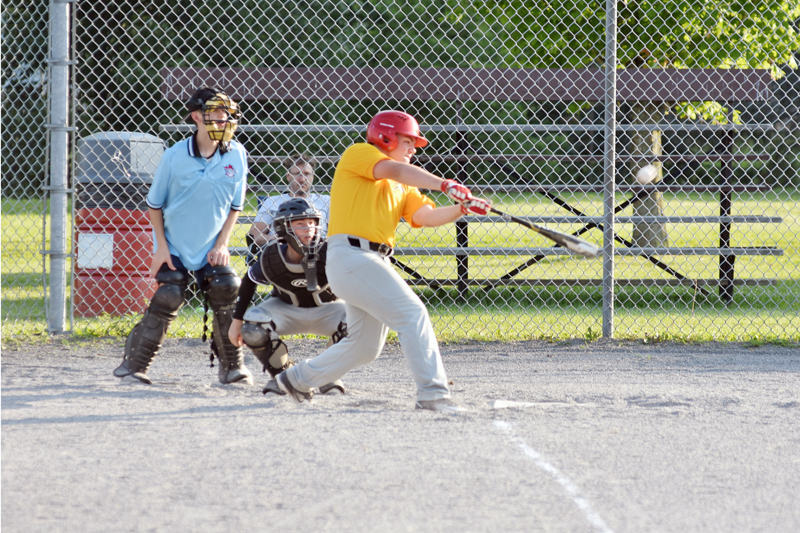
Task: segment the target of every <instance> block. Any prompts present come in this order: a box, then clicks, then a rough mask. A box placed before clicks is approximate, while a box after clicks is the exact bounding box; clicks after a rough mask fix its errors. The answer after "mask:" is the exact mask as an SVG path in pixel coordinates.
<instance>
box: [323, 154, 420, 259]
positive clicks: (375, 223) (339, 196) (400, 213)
mask: <svg viewBox="0 0 800 533" xmlns="http://www.w3.org/2000/svg"><path fill="white" fill-rule="evenodd" d="M385 159H390V158H389V157H388V156H386V155H384V154H383V153H381V151H380V150H378V148H376V147H375V146H373V145H371V144H367V143H358V144H354V145H352V146H351V147H350V148H348V149H347V150H345V152H344V154H342V158H341V160H340V161H339V164H338V165H337V166H336V172H335V173H334V175H333V186H332V187H331V211H330V227H329V228H328V236H331V235H336V234H340V233H344V234H348V235H357V236H358V237H362V238H364V239H367V240H368V241H372V242H377V243H383V244H388V245H389V246H391V247H394V234H395V230H396V229H397V225H398V223H399V222H400V219H401V218H404V219H405V220H407V221H409V222H411V225H412V226H413V227H415V228H419V227H420V225H419V224H414V222H413V220H412V217H413V215H414V213H416V212H417V210H418V209H419V208H420V207H422V206H423V205H429V206H431V207H433V206H434V204H433V202H432V201H431V200H429V199H428V198H426V197H425V196H424V195H423V194H422V193H420V192H419V189H417V188H416V187H411V186H409V185H404V184H402V183H399V182H396V181H394V180H390V179H383V180H376V179H375V177H374V176H373V173H372V170H373V168H375V165H376V164H377V163H378V162H380V161H383V160H385Z"/></svg>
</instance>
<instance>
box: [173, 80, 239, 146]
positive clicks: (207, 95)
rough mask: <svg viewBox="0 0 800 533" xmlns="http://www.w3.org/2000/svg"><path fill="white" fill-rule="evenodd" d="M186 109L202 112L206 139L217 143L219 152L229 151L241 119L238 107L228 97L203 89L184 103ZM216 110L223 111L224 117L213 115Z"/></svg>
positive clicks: (216, 90) (222, 93)
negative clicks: (206, 134)
mask: <svg viewBox="0 0 800 533" xmlns="http://www.w3.org/2000/svg"><path fill="white" fill-rule="evenodd" d="M186 109H188V110H189V112H190V113H191V112H192V111H198V110H199V111H202V112H203V123H204V124H205V126H206V131H207V132H208V137H209V138H210V139H211V140H212V141H219V143H220V151H222V152H227V151H228V150H229V149H230V142H231V139H233V134H234V132H236V128H237V127H238V126H239V119H240V118H242V113H241V112H240V111H239V106H238V105H237V104H236V102H234V101H233V100H232V99H231V97H230V96H228V95H227V94H225V93H224V92H223V91H220V90H218V89H211V88H209V87H203V88H202V89H198V90H197V91H195V93H194V95H192V98H190V99H189V101H188V102H186ZM217 110H221V111H223V114H224V116H222V117H220V116H219V115H220V113H215V112H216V111H217ZM215 115H216V116H215Z"/></svg>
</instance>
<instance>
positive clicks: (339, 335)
mask: <svg viewBox="0 0 800 533" xmlns="http://www.w3.org/2000/svg"><path fill="white" fill-rule="evenodd" d="M345 337H347V322H345V321H344V320H342V321H341V322H339V327H337V328H336V331H335V332H334V333H333V335H331V338H330V339H328V345H327V346H326V347H325V348H330V347H331V346H333V345H334V344H336V343H338V342H339V341H341V340H342V339H344V338H345ZM319 392H320V394H329V395H330V394H344V393H345V389H344V383H342V380H341V379H337V380H336V381H332V382H330V383H328V384H327V385H323V386H321V387H320V388H319Z"/></svg>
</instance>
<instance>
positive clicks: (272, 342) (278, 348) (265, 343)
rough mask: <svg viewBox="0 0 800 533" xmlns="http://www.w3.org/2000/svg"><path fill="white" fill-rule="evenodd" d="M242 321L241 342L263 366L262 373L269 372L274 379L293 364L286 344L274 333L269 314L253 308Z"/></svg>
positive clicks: (273, 325) (273, 324)
mask: <svg viewBox="0 0 800 533" xmlns="http://www.w3.org/2000/svg"><path fill="white" fill-rule="evenodd" d="M244 320H245V322H244V324H242V340H243V341H244V343H245V344H246V345H247V347H248V348H250V349H251V350H252V351H253V355H255V356H256V359H258V360H259V361H260V362H261V364H262V365H263V367H264V368H263V369H262V371H263V372H269V375H270V376H272V377H273V378H274V377H275V376H277V375H278V374H280V373H281V372H283V371H284V370H286V369H287V368H289V367H290V366H292V365H293V364H294V361H292V360H290V359H289V350H288V348H287V347H286V344H284V343H283V341H282V340H281V339H280V337H279V336H278V334H277V333H276V332H275V323H274V322H273V321H272V319H271V317H270V316H269V314H267V313H266V312H264V311H263V310H262V309H259V308H258V307H253V308H251V309H249V310H248V311H247V313H245V315H244Z"/></svg>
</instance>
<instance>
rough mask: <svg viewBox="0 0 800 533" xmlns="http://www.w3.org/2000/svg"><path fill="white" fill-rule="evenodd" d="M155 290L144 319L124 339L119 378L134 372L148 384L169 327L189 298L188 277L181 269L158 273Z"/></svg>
mask: <svg viewBox="0 0 800 533" xmlns="http://www.w3.org/2000/svg"><path fill="white" fill-rule="evenodd" d="M156 281H158V282H159V283H161V285H160V286H159V287H158V289H156V292H155V294H154V295H153V298H152V299H151V300H150V305H149V306H148V307H147V310H146V311H145V312H144V316H143V317H142V320H141V322H139V323H138V324H136V325H135V326H134V327H133V329H132V330H131V332H130V334H129V335H128V338H127V340H126V341H125V352H124V354H123V356H122V358H123V360H122V364H121V365H120V366H119V367H118V368H117V369H116V370H114V375H115V376H117V377H125V376H129V375H132V376H134V377H136V379H138V380H139V381H143V382H145V383H149V382H150V381H149V380H148V379H147V378H145V377H144V374H146V373H147V369H148V368H149V367H150V363H151V362H152V361H153V358H154V357H155V355H156V353H158V350H159V349H160V348H161V344H162V343H163V342H164V338H165V337H166V336H167V328H168V327H169V325H170V323H171V322H172V321H173V320H174V319H175V317H176V316H177V315H178V311H179V310H180V308H181V307H183V304H184V301H185V297H186V277H185V275H184V274H183V272H181V271H179V270H177V271H176V270H169V271H167V272H159V273H158V275H156Z"/></svg>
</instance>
